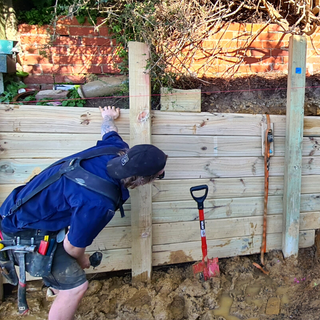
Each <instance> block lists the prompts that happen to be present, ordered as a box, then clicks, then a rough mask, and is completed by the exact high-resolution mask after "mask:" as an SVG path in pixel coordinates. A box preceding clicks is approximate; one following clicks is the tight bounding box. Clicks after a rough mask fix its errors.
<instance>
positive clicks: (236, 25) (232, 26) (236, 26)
mask: <svg viewBox="0 0 320 320" xmlns="http://www.w3.org/2000/svg"><path fill="white" fill-rule="evenodd" d="M228 30H229V31H245V30H246V24H244V23H241V24H240V23H230V24H229V25H228Z"/></svg>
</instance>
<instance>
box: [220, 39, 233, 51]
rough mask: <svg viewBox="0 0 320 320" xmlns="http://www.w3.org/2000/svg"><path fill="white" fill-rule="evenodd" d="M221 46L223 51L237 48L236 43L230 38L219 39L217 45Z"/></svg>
mask: <svg viewBox="0 0 320 320" xmlns="http://www.w3.org/2000/svg"><path fill="white" fill-rule="evenodd" d="M217 48H222V49H223V50H224V51H226V50H230V49H237V46H236V43H235V42H234V41H231V40H220V41H219V42H218V47H217Z"/></svg>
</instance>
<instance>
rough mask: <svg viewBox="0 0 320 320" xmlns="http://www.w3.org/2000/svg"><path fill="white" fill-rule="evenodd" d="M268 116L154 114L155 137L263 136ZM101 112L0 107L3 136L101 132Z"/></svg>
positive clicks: (280, 121) (308, 130)
mask: <svg viewBox="0 0 320 320" xmlns="http://www.w3.org/2000/svg"><path fill="white" fill-rule="evenodd" d="M270 118H271V122H272V123H274V135H275V136H284V135H285V116H279V115H271V116H270ZM262 122H265V115H251V114H237V113H235V114H232V113H216V114H215V113H213V114H211V113H208V112H202V113H199V114H194V113H180V112H161V111H158V110H153V111H152V134H187V135H234V133H235V132H236V133H237V135H240V136H252V135H256V136H260V135H261V123H262ZM319 123H320V119H319V118H318V117H305V120H304V136H320V125H319ZM116 124H117V126H118V128H119V132H120V133H121V134H129V110H122V111H121V116H120V117H119V119H118V120H117V122H116ZM100 125H101V115H100V111H99V109H98V108H68V107H52V106H30V105H28V106H27V105H5V104H0V127H1V131H2V132H57V133H67V132H69V133H97V132H100Z"/></svg>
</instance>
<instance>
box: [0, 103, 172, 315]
mask: <svg viewBox="0 0 320 320" xmlns="http://www.w3.org/2000/svg"><path fill="white" fill-rule="evenodd" d="M100 112H101V115H102V118H103V123H102V126H101V134H102V140H100V141H98V142H97V145H96V146H95V147H92V148H90V149H87V150H84V151H82V152H80V153H77V154H75V155H72V156H69V157H67V158H64V159H62V160H61V161H58V162H56V163H55V164H53V165H51V166H50V167H48V168H47V169H45V170H43V171H42V172H41V173H40V174H39V175H37V176H36V177H35V178H33V179H32V180H31V181H30V182H29V183H27V184H26V185H24V186H20V187H18V188H16V189H15V190H13V191H12V193H11V194H10V195H9V196H8V198H7V199H6V200H5V201H4V203H3V205H2V206H1V208H0V216H1V218H2V219H0V221H1V231H2V238H3V241H2V243H3V244H4V245H5V247H4V249H5V248H6V247H7V248H9V246H11V247H12V248H13V250H8V251H2V250H1V251H0V264H1V263H2V265H0V266H1V267H2V270H3V274H4V276H6V277H7V278H8V280H9V281H10V282H11V283H13V284H17V282H18V281H17V276H16V274H15V272H14V270H13V269H14V268H12V265H13V263H15V264H19V262H20V281H19V289H20V286H21V290H20V294H21V292H22V293H23V292H25V290H23V287H24V283H23V280H24V279H21V278H23V273H22V274H21V270H22V271H23V270H24V269H25V270H26V271H27V272H29V273H30V274H31V275H33V276H39V277H42V278H43V280H44V283H45V284H46V285H47V286H48V287H50V288H52V290H53V292H54V293H55V294H56V298H55V300H54V302H53V304H52V307H51V309H50V312H49V319H50V320H58V319H63V320H69V319H73V318H74V314H75V312H76V309H77V306H78V304H79V302H80V300H81V299H82V297H83V295H84V294H85V292H86V290H87V287H88V282H87V280H86V276H85V272H84V271H83V269H85V268H89V267H90V259H89V257H88V255H86V254H85V249H86V247H87V246H89V245H90V244H91V243H92V241H93V240H94V238H95V237H96V236H97V235H98V234H99V232H100V231H101V230H102V229H103V228H104V227H105V226H106V225H107V224H108V222H109V221H110V220H111V219H112V218H113V216H114V213H115V211H116V210H117V209H118V208H120V210H121V209H122V204H123V203H124V202H125V201H126V200H127V199H128V198H129V192H128V188H135V187H138V186H141V185H144V184H146V183H149V182H152V181H153V180H154V179H156V178H160V179H161V178H163V176H164V167H165V164H166V159H167V156H166V155H165V154H164V153H163V152H162V151H161V150H159V149H158V148H156V147H154V146H152V145H137V146H134V147H132V148H131V149H129V147H128V145H127V143H125V142H124V141H123V140H122V138H121V137H120V136H119V135H118V133H117V131H118V129H117V127H116V125H115V124H114V122H113V120H115V119H117V118H118V117H119V115H120V110H119V108H117V109H116V108H115V107H104V108H100ZM121 212H122V213H123V210H121ZM14 248H19V250H15V249H14ZM30 251H34V252H30ZM4 252H5V253H6V254H4ZM10 258H11V259H10ZM12 261H14V262H12ZM21 261H22V263H21ZM21 264H23V265H21ZM18 305H19V311H20V313H25V311H26V310H27V309H28V308H27V304H26V300H25V297H21V296H19V293H18Z"/></svg>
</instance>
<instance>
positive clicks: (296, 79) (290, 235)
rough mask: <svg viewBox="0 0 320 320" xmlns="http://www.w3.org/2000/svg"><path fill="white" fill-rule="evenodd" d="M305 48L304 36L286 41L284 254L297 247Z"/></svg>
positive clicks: (290, 253) (289, 254) (296, 252)
mask: <svg viewBox="0 0 320 320" xmlns="http://www.w3.org/2000/svg"><path fill="white" fill-rule="evenodd" d="M306 51H307V41H306V38H305V37H304V36H296V35H294V36H291V38H290V41H289V64H288V87H287V111H286V144H285V145H286V148H285V168H284V193H283V228H282V230H283V231H282V235H283V236H282V252H283V255H284V257H289V256H291V255H295V256H297V255H298V249H299V219H300V195H301V164H302V152H301V150H302V139H303V117H304V95H305V83H306Z"/></svg>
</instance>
